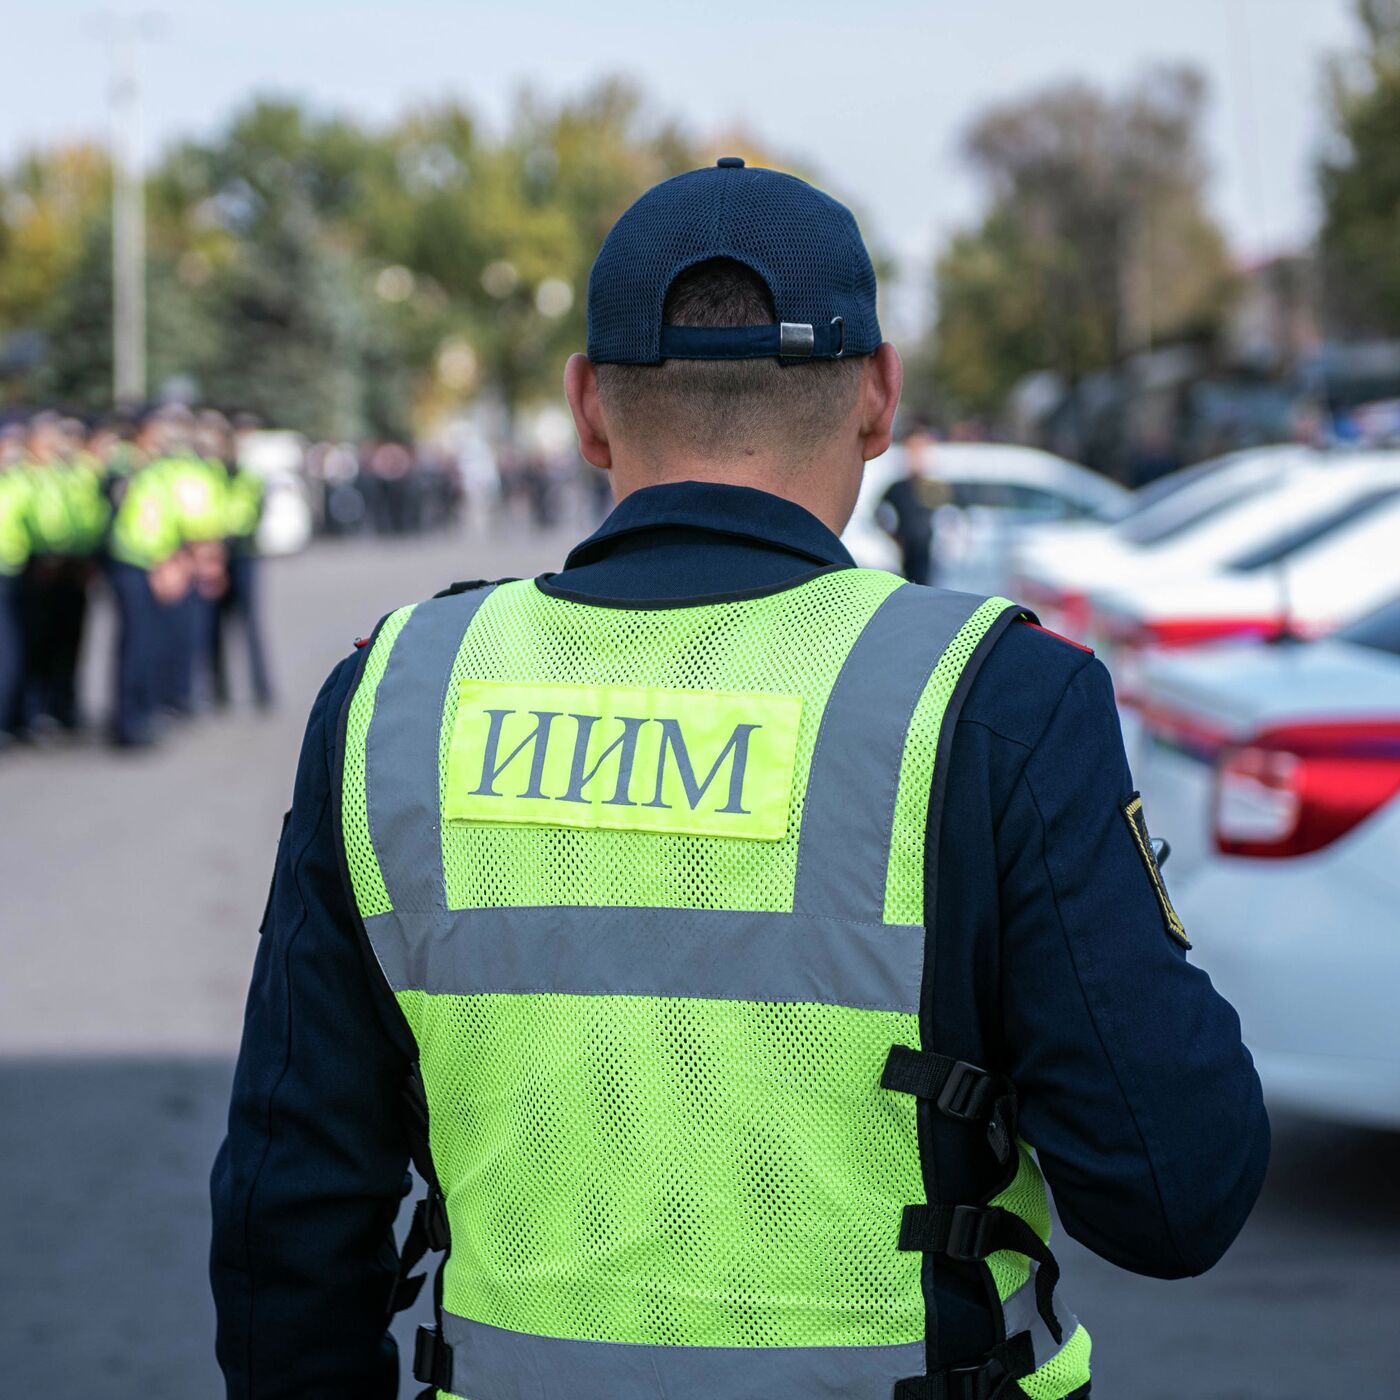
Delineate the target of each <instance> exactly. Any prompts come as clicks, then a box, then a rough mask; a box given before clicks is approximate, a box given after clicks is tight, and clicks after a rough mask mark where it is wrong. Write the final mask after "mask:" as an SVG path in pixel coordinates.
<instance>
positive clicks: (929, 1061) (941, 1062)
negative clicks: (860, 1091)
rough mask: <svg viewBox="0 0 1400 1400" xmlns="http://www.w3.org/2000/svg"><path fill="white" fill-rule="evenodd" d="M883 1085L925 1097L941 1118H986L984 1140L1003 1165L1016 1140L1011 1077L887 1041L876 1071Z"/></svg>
mask: <svg viewBox="0 0 1400 1400" xmlns="http://www.w3.org/2000/svg"><path fill="white" fill-rule="evenodd" d="M880 1084H881V1086H882V1087H883V1088H886V1089H893V1090H894V1091H895V1092H896V1093H899V1094H913V1095H914V1097H915V1098H919V1099H927V1100H928V1101H929V1102H930V1103H932V1104H933V1105H934V1107H935V1108H937V1110H938V1111H939V1113H941V1114H942V1115H943V1116H944V1117H945V1118H951V1119H952V1120H953V1121H954V1122H958V1123H986V1125H987V1143H988V1145H989V1146H990V1147H991V1149H992V1152H993V1153H994V1154H995V1156H996V1159H997V1161H998V1162H1000V1163H1001V1164H1002V1165H1003V1166H1004V1165H1006V1163H1007V1162H1009V1161H1010V1160H1011V1154H1012V1152H1013V1150H1014V1148H1015V1142H1016V1091H1015V1089H1013V1088H1012V1086H1011V1081H1010V1080H1008V1079H1007V1078H1005V1076H1003V1075H1000V1074H993V1073H991V1071H989V1070H985V1069H978V1067H977V1066H976V1065H970V1064H968V1063H967V1061H966V1060H955V1059H953V1057H952V1056H951V1055H939V1054H935V1053H934V1052H933V1051H932V1050H914V1049H911V1048H910V1047H909V1046H908V1045H892V1046H890V1053H889V1055H888V1056H887V1057H886V1059H885V1070H884V1073H883V1074H882V1075H881V1076H880Z"/></svg>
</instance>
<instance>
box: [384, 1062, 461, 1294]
mask: <svg viewBox="0 0 1400 1400" xmlns="http://www.w3.org/2000/svg"><path fill="white" fill-rule="evenodd" d="M399 1109H400V1117H401V1119H402V1121H403V1128H404V1135H405V1136H406V1137H407V1139H408V1153H409V1156H410V1157H411V1158H412V1159H413V1165H414V1166H415V1167H417V1168H418V1174H419V1176H421V1177H422V1178H423V1180H424V1181H425V1182H426V1183H427V1186H428V1190H427V1194H426V1195H425V1196H424V1197H423V1199H422V1200H421V1201H419V1202H418V1203H417V1204H416V1205H415V1206H414V1207H413V1218H412V1219H411V1220H410V1221H409V1226H408V1233H407V1234H406V1235H405V1236H404V1240H403V1247H402V1249H400V1250H399V1270H398V1273H397V1274H396V1275H395V1276H394V1282H393V1284H392V1285H391V1286H390V1289H389V1316H390V1317H393V1316H394V1315H395V1314H396V1313H401V1312H402V1311H403V1310H404V1309H405V1308H411V1307H412V1306H413V1304H414V1303H415V1302H416V1301H417V1299H418V1295H419V1294H420V1293H421V1292H422V1291H423V1283H424V1281H425V1280H426V1278H427V1274H426V1273H423V1274H415V1273H414V1272H413V1270H414V1269H415V1268H417V1267H418V1264H419V1262H420V1261H421V1260H422V1258H423V1256H424V1255H425V1254H426V1253H427V1252H428V1251H429V1250H433V1251H434V1252H436V1251H438V1250H444V1249H446V1248H447V1246H448V1244H449V1243H450V1242H451V1234H450V1232H449V1230H448V1223H447V1202H446V1200H445V1199H444V1198H443V1194H442V1191H441V1190H440V1188H439V1187H438V1181H437V1173H436V1171H435V1170H434V1169H433V1156H432V1149H431V1146H430V1144H429V1140H428V1095H427V1093H426V1091H425V1090H424V1088H423V1077H422V1075H421V1074H419V1072H418V1066H417V1065H416V1064H415V1065H413V1066H412V1067H411V1068H410V1070H409V1072H408V1075H407V1077H406V1078H405V1080H404V1082H403V1088H402V1091H401V1097H400V1103H399Z"/></svg>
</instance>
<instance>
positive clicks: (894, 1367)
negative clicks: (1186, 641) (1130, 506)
mask: <svg viewBox="0 0 1400 1400" xmlns="http://www.w3.org/2000/svg"><path fill="white" fill-rule="evenodd" d="M588 312H589V339H588V357H587V358H584V357H583V356H581V355H576V356H574V357H573V358H572V359H571V360H570V362H569V366H568V369H567V371H566V376H565V383H566V388H567V392H568V398H569V403H570V406H571V408H572V410H573V415H574V420H575V423H576V425H577V429H578V434H579V440H580V444H581V447H582V451H583V454H584V456H585V457H586V458H587V459H588V460H589V461H590V462H592V463H593V464H594V465H595V466H598V467H601V468H603V469H605V470H609V471H610V472H611V473H612V478H613V482H614V487H615V494H616V496H617V498H618V501H619V504H618V505H617V507H616V509H615V510H614V511H613V513H612V514H611V516H610V517H609V518H608V519H607V520H606V521H605V522H604V524H603V525H602V527H601V528H600V529H599V530H598V531H596V532H595V533H594V535H593V536H591V537H590V538H589V539H587V540H585V541H584V542H583V543H581V544H580V545H579V546H577V547H576V548H575V549H574V551H573V552H572V553H571V554H570V556H569V558H568V560H567V561H566V563H565V566H564V568H563V569H562V570H561V571H560V572H559V573H557V574H553V575H547V576H545V577H543V578H540V579H538V580H523V581H515V582H501V583H496V584H480V583H477V584H464V585H455V586H454V587H453V588H451V589H448V590H447V591H445V592H444V593H442V594H440V595H438V596H437V597H436V598H434V599H432V600H430V601H427V602H424V603H420V604H418V605H417V606H415V607H409V608H401V609H399V610H397V611H395V612H393V613H390V614H389V615H388V617H386V618H385V620H384V621H383V622H382V623H381V624H380V626H379V627H378V628H377V629H376V631H375V633H374V635H373V637H372V639H371V640H370V641H369V643H368V644H367V645H366V646H365V647H363V648H362V649H361V650H360V651H359V654H358V656H357V657H356V658H353V659H347V661H346V662H344V663H342V665H341V666H340V667H338V668H337V669H336V671H335V672H333V674H332V675H331V677H330V679H329V680H328V681H327V683H326V685H325V686H324V687H323V689H322V691H321V694H320V696H319V697H318V699H317V701H316V703H315V706H314V707H313V710H312V715H311V722H310V725H309V728H308V731H307V735H306V741H305V745H304V748H303V750H302V758H301V766H300V769H299V772H298V775H297V781H296V789H295V793H294V796H293V803H292V809H291V812H290V814H289V818H288V821H287V823H286V826H285V828H284V832H283V836H282V841H281V847H280V851H279V854H278V858H277V865H276V873H275V876H274V881H273V887H272V890H271V894H270V898H269V903H268V908H267V915H266V918H265V921H264V925H263V928H264V934H263V939H262V943H261V947H260V949H259V952H258V957H257V962H256V966H255V971H254V976H253V991H252V995H251V996H250V999H249V1003H248V1015H247V1021H246V1025H245V1032H244V1042H243V1050H242V1054H241V1056H240V1060H239V1066H238V1070H237V1073H236V1078H235V1084H234V1090H233V1103H232V1111H231V1114H230V1121H229V1133H228V1137H227V1139H226V1141H225V1143H224V1146H223V1148H222V1150H221V1152H220V1155H219V1159H218V1162H217V1164H216V1167H215V1171H214V1179H213V1198H214V1247H213V1255H212V1274H213V1283H214V1292H215V1296H216V1299H217V1303H218V1311H219V1332H218V1354H219V1359H220V1362H221V1363H222V1366H223V1368H224V1372H225V1375H226V1377H227V1381H228V1390H229V1394H230V1395H237V1396H240V1397H272V1396H293V1395H310V1394H326V1395H330V1394H341V1393H344V1394H354V1395H359V1396H390V1395H393V1394H394V1393H395V1386H396V1362H395V1357H394V1353H393V1347H392V1343H391V1342H390V1341H389V1340H388V1339H387V1337H386V1334H385V1330H384V1328H385V1322H386V1317H387V1314H388V1312H389V1311H390V1310H391V1309H393V1308H395V1307H399V1306H402V1305H403V1304H405V1303H406V1302H408V1301H411V1299H412V1297H413V1295H414V1294H415V1292H416V1291H417V1289H418V1288H419V1286H420V1283H421V1279H422V1275H414V1274H412V1272H411V1269H412V1267H413V1266H414V1265H415V1264H416V1263H417V1261H418V1259H419V1258H420V1257H421V1256H422V1255H423V1253H424V1252H425V1250H427V1249H432V1250H441V1251H443V1256H442V1257H443V1263H442V1264H441V1266H440V1267H439V1269H438V1273H437V1278H436V1280H435V1283H434V1286H433V1301H434V1312H435V1320H434V1326H433V1327H431V1328H425V1329H421V1330H420V1332H419V1335H418V1343H417V1347H416V1355H415V1357H414V1364H413V1370H414V1373H415V1375H416V1376H417V1377H418V1378H419V1379H420V1380H421V1381H423V1382H425V1383H426V1384H427V1385H428V1386H429V1391H428V1392H426V1393H427V1394H433V1393H436V1394H439V1395H444V1396H473V1397H488V1396H489V1397H492V1398H493V1400H525V1397H529V1400H565V1397H567V1400H662V1398H663V1397H665V1400H758V1397H764V1400H767V1398H768V1397H773V1396H780V1395H781V1396H791V1397H816V1396H824V1397H833V1400H834V1397H847V1398H849V1400H973V1397H978V1398H979V1400H986V1398H987V1397H1002V1400H1004V1398H1005V1397H1008V1396H1020V1395H1025V1394H1028V1395H1031V1396H1035V1397H1044V1400H1067V1397H1071V1396H1073V1397H1082V1396H1084V1395H1087V1394H1088V1393H1089V1374H1090V1373H1089V1338H1088V1332H1087V1331H1086V1330H1085V1327H1084V1326H1083V1325H1082V1324H1081V1323H1079V1322H1078V1321H1077V1319H1076V1317H1075V1314H1074V1312H1073V1303H1072V1300H1071V1298H1070V1297H1069V1296H1068V1295H1069V1290H1068V1289H1061V1288H1060V1287H1058V1286H1057V1285H1058V1283H1059V1278H1058V1273H1059V1271H1058V1267H1057V1265H1056V1263H1055V1259H1054V1255H1053V1253H1052V1251H1051V1248H1050V1244H1049V1235H1050V1220H1049V1214H1048V1209H1047V1194H1046V1185H1047V1183H1048V1184H1049V1186H1050V1188H1051V1190H1053V1192H1054V1195H1055V1198H1056V1202H1057V1205H1058V1207H1059V1214H1060V1218H1061V1219H1062V1220H1063V1222H1064V1224H1065V1226H1066V1228H1067V1229H1068V1230H1069V1232H1070V1233H1071V1234H1073V1235H1074V1236H1075V1237H1077V1238H1078V1239H1080V1240H1082V1241H1083V1242H1084V1243H1086V1244H1087V1245H1088V1246H1089V1247H1090V1248H1092V1249H1094V1250H1096V1251H1097V1252H1099V1253H1100V1254H1102V1255H1104V1256H1105V1257H1106V1258H1109V1259H1111V1260H1113V1261H1114V1262H1116V1263H1118V1264H1120V1265H1122V1266H1123V1267H1125V1268H1128V1269H1133V1270H1136V1271H1138V1272H1142V1273H1148V1274H1154V1275H1160V1276H1164V1277H1179V1276H1182V1275H1187V1274H1194V1273H1198V1272H1200V1271H1202V1270H1204V1269H1206V1268H1209V1267H1210V1266H1211V1264H1213V1263H1214V1262H1215V1260H1217V1259H1218V1258H1219V1257H1220V1255H1221V1254H1222V1253H1223V1252H1224V1250H1225V1249H1226V1247H1227V1246H1228V1245H1229V1243H1230V1241H1231V1240H1232V1239H1233V1237H1234V1235H1235V1234H1236V1232H1237V1231H1238V1230H1239V1228H1240V1226H1241V1224H1242V1223H1243V1221H1244V1219H1245V1217H1246V1215H1247V1214H1248V1212H1249V1210H1250V1208H1251V1206H1252V1204H1253V1201H1254V1199H1255V1196H1256V1194H1257V1192H1258V1190H1259V1187H1260V1184H1261V1181H1262V1179H1263V1174H1264V1168H1265V1161H1266V1157H1267V1145H1268V1126H1267V1119H1266V1117H1265V1114H1264V1111H1263V1108H1262V1104H1261V1098H1260V1092H1259V1085H1258V1081H1257V1078H1256V1076H1255V1074H1254V1070H1253V1066H1252V1064H1251V1062H1250V1059H1249V1056H1248V1054H1247V1052H1246V1051H1245V1049H1244V1047H1243V1046H1242V1044H1241V1042H1240V1034H1239V1025H1238V1021H1237V1019H1236V1017H1235V1015H1234V1012H1233V1011H1232V1010H1231V1008H1230V1007H1229V1006H1228V1005H1227V1004H1226V1003H1225V1002H1224V1001H1223V1000H1222V999H1221V998H1220V997H1219V996H1218V995H1217V994H1216V993H1215V991H1214V990H1213V989H1212V987H1211V985H1210V983H1209V981H1208V979H1207V978H1206V977H1205V975H1204V974H1203V973H1201V972H1199V971H1198V970H1196V969H1195V968H1194V967H1193V966H1192V965H1191V963H1190V961H1189V960H1188V958H1187V944H1186V939H1185V934H1184V931H1183V930H1182V929H1181V926H1180V922H1179V920H1177V919H1176V917H1175V914H1174V912H1173V911H1172V909H1171V904H1170V900H1169V898H1168V896H1167V894H1166V891H1165V887H1164V886H1163V884H1162V882H1161V878H1160V874H1159V872H1158V870H1157V867H1156V865H1155V862H1154V861H1153V857H1152V849H1151V846H1150V844H1149V840H1148V837H1147V831H1146V827H1145V824H1144V823H1143V820H1142V817H1141V803H1140V801H1139V800H1138V799H1137V798H1136V796H1135V794H1134V793H1133V790H1132V786H1131V780H1130V778H1129V774H1128V769H1127V765H1126V762H1125V760H1124V755H1123V748H1122V742H1121V738H1120V735H1119V731H1118V725H1117V719H1116V714H1115V711H1114V707H1113V700H1112V693H1111V688H1110V685H1109V681H1108V677H1107V675H1106V673H1105V672H1104V669H1103V667H1102V666H1101V665H1099V663H1098V662H1097V661H1095V660H1094V658H1093V657H1092V655H1091V654H1090V653H1088V652H1087V651H1086V650H1084V649H1083V648H1080V647H1078V646H1076V645H1074V644H1072V643H1068V642H1065V641H1062V640H1060V639H1058V638H1056V637H1053V636H1051V635H1049V634H1047V633H1044V632H1042V631H1040V630H1038V629H1037V628H1036V627H1035V626H1034V625H1033V624H1031V623H1030V622H1029V619H1027V617H1026V615H1025V614H1024V613H1023V612H1022V610H1020V609H1019V608H1018V607H1016V606H1015V605H1014V604H1013V603H1010V602H1008V601H1007V600H1005V599H1000V598H993V599H981V598H973V597H968V596H966V595H960V594H952V593H947V592H942V591H938V590H934V589H929V588H924V587H920V586H916V585H912V584H906V583H903V582H901V581H900V580H899V579H897V578H895V577H894V576H892V575H889V574H883V573H879V572H874V571H867V570H861V569H857V568H855V567H854V566H853V565H852V562H851V560H850V557H849V556H848V555H847V553H846V551H845V550H844V548H843V547H842V545H841V543H840V540H839V538H838V535H839V532H840V530H841V528H842V527H843V526H844V524H845V523H846V521H847V519H848V518H849V516H850V513H851V510H852V508H853V506H854V503H855V500H856V496H857V491H858V489H859V486H860V480H861V473H862V469H863V465H864V462H865V461H867V460H869V459H870V458H872V457H875V456H877V455H879V454H880V453H881V452H883V451H884V450H885V449H886V447H887V446H888V445H889V441H890V428H891V422H892V420H893V416H894V413H895V408H896V405H897V402H898V398H899V389H900V376H901V371H900V361H899V357H898V354H897V353H896V352H895V350H894V348H893V347H892V346H890V345H888V344H887V343H884V342H882V340H881V336H880V331H879V327H878V323H877V320H876V314H875V278H874V274H873V271H872V269H871V265H870V261H869V258H868V256H867V255H866V252H865V249H864V246H863V244H862V242H861V238H860V235H859V232H858V230H857V228H856V225H855V223H854V220H853V219H852V218H851V215H850V214H849V212H848V211H847V210H845V209H844V208H843V207H842V206H840V205H839V204H837V203H835V202H834V201H832V200H830V199H829V198H827V197H826V196H824V195H822V194H820V193H818V192H817V191H816V190H814V189H812V188H811V187H810V186H808V185H806V184H803V183H802V182H800V181H797V180H794V179H792V178H790V177H788V176H785V175H781V174H778V173H775V172H772V171H765V170H750V169H746V168H745V167H744V165H743V162H742V161H739V160H735V159H725V160H723V161H721V162H720V163H719V166H718V167H716V168H714V169H708V170H701V171H695V172H692V173H690V174H687V175H683V176H680V177H678V178H677V179H675V180H671V181H668V182H666V183H665V184H662V185H660V186H658V187H657V188H655V189H653V190H652V191H650V192H649V193H648V194H646V195H644V196H643V197H642V199H641V200H640V201H638V203H637V204H635V205H634V206H633V207H632V208H631V209H630V210H629V211H628V212H627V213H625V214H624V215H623V216H622V218H621V219H620V220H619V222H618V224H617V225H616V227H615V228H614V229H613V230H612V232H611V234H610V235H609V237H608V239H607V241H606V243H605V244H604V247H603V249H602V251H601V253H600V254H599V257H598V260H597V262H596V263H595V265H594V268H593V273H592V277H591V279H590V283H589V300H588ZM342 872H344V878H343V879H342ZM410 1155H411V1156H412V1157H413V1159H414V1161H415V1162H416V1163H417V1165H418V1167H419V1169H420V1171H421V1172H422V1173H423V1175H424V1177H425V1179H426V1180H427V1182H428V1183H429V1193H428V1196H427V1198H426V1199H425V1200H424V1201H423V1202H422V1203H420V1205H419V1207H418V1208H417V1210H416V1211H415V1214H414V1218H413V1222H412V1225H411V1227H410V1229H409V1230H408V1232H407V1234H406V1236H405V1240H404V1246H403V1251H402V1258H401V1260H400V1263H399V1267H398V1269H397V1270H396V1269H395V1268H394V1267H393V1262H392V1260H393V1254H392V1251H386V1250H385V1249H384V1247H383V1246H384V1241H385V1236H386V1232H387V1231H388V1230H389V1229H390V1226H391V1223H392V1222H393V1220H394V1218H395V1215H396V1213H397V1210H398V1204H399V1197H400V1192H401V1189H402V1184H403V1181H404V1169H405V1165H406V1163H407V1161H408V1159H409V1157H410Z"/></svg>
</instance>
